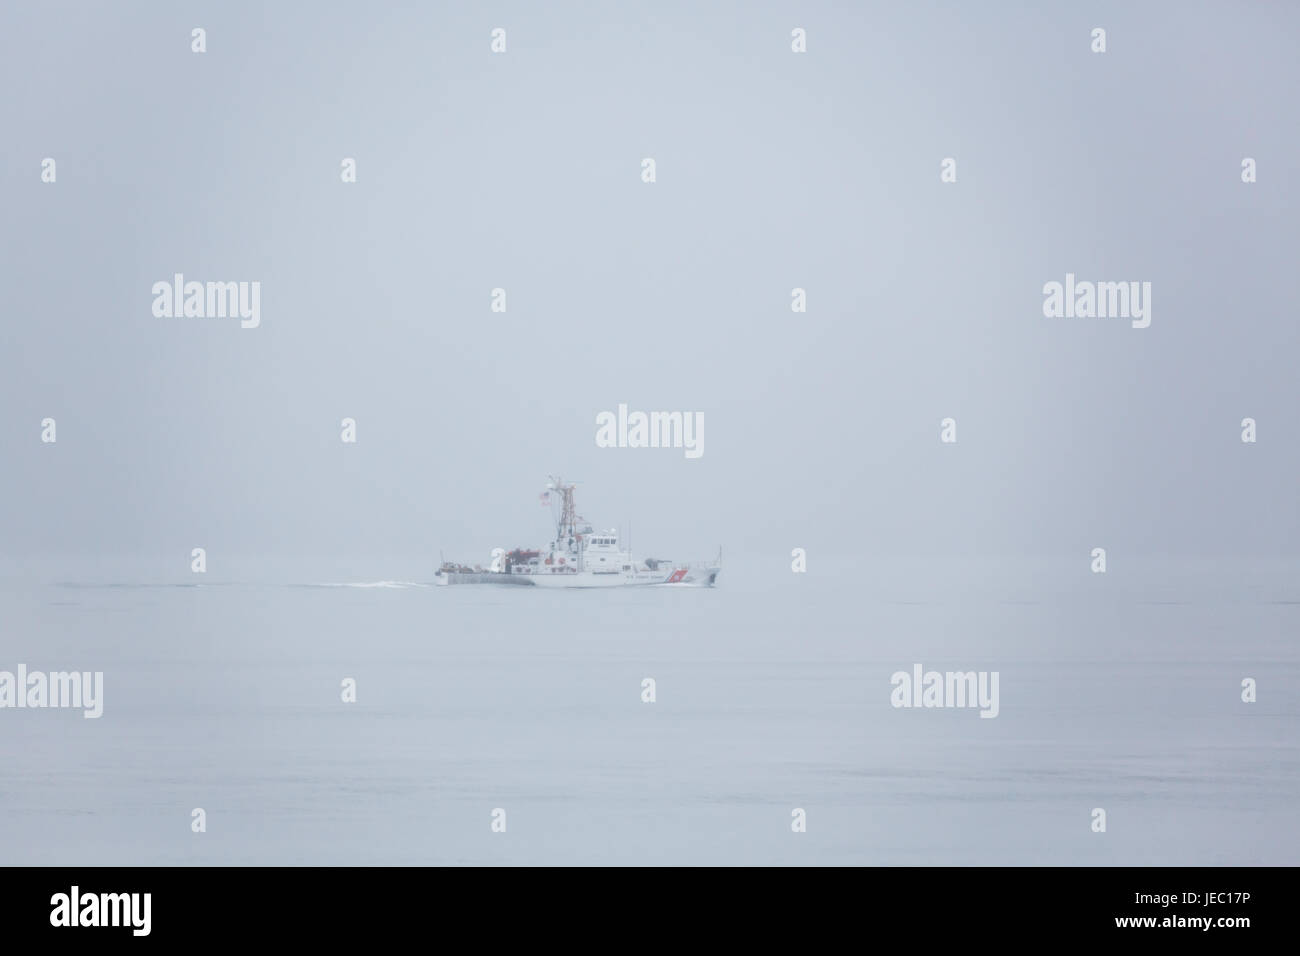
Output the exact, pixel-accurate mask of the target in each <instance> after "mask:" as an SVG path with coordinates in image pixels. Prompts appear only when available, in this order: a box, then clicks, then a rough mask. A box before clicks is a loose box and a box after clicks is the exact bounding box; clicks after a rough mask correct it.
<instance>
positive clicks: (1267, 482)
mask: <svg viewBox="0 0 1300 956" xmlns="http://www.w3.org/2000/svg"><path fill="white" fill-rule="evenodd" d="M378 6H380V7H387V10H383V9H374V5H365V4H334V3H322V4H307V3H279V4H273V5H269V6H268V7H267V8H265V9H264V8H262V7H261V6H260V5H254V4H246V3H233V4H225V3H223V4H210V5H209V4H191V5H183V6H182V5H175V4H164V3H132V4H114V5H91V4H45V3H42V4H7V5H5V7H4V9H3V11H2V12H0V82H3V85H4V88H5V89H6V90H7V91H9V92H8V94H7V95H6V96H5V97H4V98H3V99H0V128H3V130H4V133H5V137H4V139H5V148H4V149H3V150H0V190H2V193H3V200H2V202H3V220H2V221H3V228H2V229H0V243H3V245H2V246H0V253H2V254H3V263H2V264H0V270H3V280H4V281H3V287H4V290H5V293H6V300H7V308H6V317H5V322H4V337H3V348H0V446H2V447H3V449H4V452H3V459H2V464H3V467H0V551H2V552H5V553H8V554H14V555H24V554H31V553H39V552H46V553H87V554H95V553H102V554H112V553H121V552H139V553H151V554H170V553H172V552H177V553H180V554H182V555H188V552H189V549H190V547H192V546H198V545H202V546H205V547H207V548H208V549H209V552H210V553H211V552H213V551H214V550H215V551H225V552H228V553H240V554H257V553H267V552H276V553H288V554H292V553H299V552H302V553H307V552H319V553H327V554H335V555H354V554H355V555H370V554H383V553H386V552H392V553H401V554H416V553H421V552H428V553H429V554H430V555H431V558H430V560H431V561H432V560H434V559H435V557H436V554H437V552H438V551H439V550H444V551H446V552H447V553H448V556H452V555H455V556H457V557H461V558H463V559H474V560H479V559H482V558H483V557H485V556H486V551H487V549H488V548H490V547H492V546H497V545H502V546H507V547H513V546H516V545H524V544H537V543H541V542H543V541H544V540H545V532H546V527H547V523H546V514H545V513H544V512H543V511H542V510H541V509H540V508H539V507H538V505H537V493H538V492H539V491H540V490H541V487H542V484H543V482H544V480H545V476H546V474H547V473H549V472H554V471H559V472H562V473H563V474H565V475H566V476H567V477H573V478H577V479H580V480H581V481H582V482H583V484H582V487H581V491H580V498H579V501H580V505H581V510H582V511H583V512H584V513H585V514H586V515H587V516H588V517H589V518H590V519H592V520H593V521H595V522H596V523H597V524H599V525H601V526H608V525H614V524H626V523H627V522H631V523H632V526H633V532H634V536H635V538H636V543H638V544H640V545H643V546H644V548H645V549H646V550H648V551H650V552H651V553H654V552H660V553H670V554H673V555H676V556H688V555H696V554H710V553H712V551H713V550H714V549H715V548H716V547H717V546H718V545H719V544H721V545H724V546H726V547H727V548H728V549H729V551H730V553H732V554H748V555H753V556H755V557H762V558H763V559H764V560H766V557H765V556H766V555H768V554H771V555H772V556H773V560H788V554H789V550H790V548H792V547H795V546H802V547H806V548H808V549H810V551H811V552H814V553H815V551H814V549H816V550H817V551H821V552H824V553H844V552H848V551H852V550H854V549H861V548H866V549H870V550H872V551H873V552H875V553H877V554H888V553H891V552H892V553H917V554H927V553H933V554H958V553H975V552H981V551H987V552H992V553H1005V554H1021V553H1052V554H1072V553H1076V552H1078V553H1082V554H1086V552H1087V551H1088V550H1089V549H1090V548H1092V547H1094V546H1097V545H1101V546H1106V547H1108V548H1109V549H1111V551H1112V553H1113V552H1114V551H1116V550H1120V551H1125V550H1127V551H1135V552H1143V553H1154V554H1160V553H1169V554H1203V555H1219V554H1223V555H1230V554H1250V553H1259V554H1275V553H1282V554H1287V555H1294V554H1295V553H1296V550H1297V546H1296V541H1297V535H1298V533H1300V527H1298V525H1300V517H1298V514H1300V512H1298V509H1297V507H1296V477H1297V470H1298V469H1297V466H1298V465H1300V454H1297V442H1298V440H1300V414H1298V413H1300V402H1298V401H1297V398H1298V397H1300V372H1298V367H1300V363H1298V362H1297V358H1298V357H1300V337H1298V335H1297V331H1296V296H1295V291H1294V283H1293V281H1292V280H1291V276H1292V275H1294V273H1295V264H1296V261H1297V252H1298V251H1300V248H1298V247H1300V239H1298V238H1297V237H1298V236H1300V231H1298V230H1297V228H1296V213H1297V171H1296V165H1297V157H1300V133H1298V129H1300V128H1298V126H1297V123H1296V116H1297V115H1300V110H1298V109H1297V106H1298V104H1297V91H1298V90H1300V82H1298V81H1300V67H1298V66H1297V60H1296V58H1295V56H1294V49H1293V44H1294V38H1295V36H1296V28H1297V26H1300V10H1297V8H1296V7H1294V6H1291V5H1286V4H1265V3H1241V4H1226V3H1223V4H1183V3H1144V4H1127V3H1114V4H1104V3H1103V4H1089V5H1087V8H1086V9H1084V7H1083V5H1075V6H1076V7H1077V8H1078V9H1076V10H1067V9H1064V5H1055V4H1053V5H1048V8H1045V9H1042V10H1033V9H1026V8H1025V7H1024V5H1021V4H997V5H978V6H977V5H968V4H956V3H953V4H911V3H909V4H895V5H872V6H871V7H868V6H867V5H865V4H847V3H845V4H832V3H800V4H786V3H709V4H700V3H688V2H679V0H665V2H663V3H659V4H655V5H653V7H652V8H632V7H628V6H627V5H624V4H617V5H615V4H597V3H589V4H576V3H556V4H545V5H540V4H536V3H531V2H529V3H493V4H470V3H460V4H429V5H423V4H422V5H396V4H391V5H383V4H381V5H378ZM196 26H199V27H203V28H205V29H206V31H207V46H208V50H207V52H206V53H204V54H202V55H197V54H194V53H191V52H190V30H191V28H193V27H196ZM1098 26H1100V27H1104V28H1105V29H1106V30H1107V43H1108V51H1107V52H1106V53H1105V54H1094V53H1093V52H1091V50H1090V31H1091V30H1092V28H1093V27H1098ZM494 27H503V28H505V29H506V31H507V44H508V47H507V49H508V52H506V53H505V54H503V55H493V54H492V53H491V52H490V51H489V43H490V32H491V30H492V29H493V28H494ZM795 27H803V28H805V29H806V30H807V32H808V52H807V53H806V54H801V55H800V54H794V53H792V52H791V50H790V31H791V30H792V29H793V28H795ZM1247 156H1249V157H1253V158H1255V159H1256V160H1257V162H1258V176H1259V181H1258V182H1257V183H1255V184H1252V185H1246V184H1243V183H1242V182H1241V177H1240V164H1241V161H1242V158H1243V157H1247ZM45 157H53V158H54V159H55V160H56V161H57V176H58V178H57V182H56V183H54V184H46V183H42V182H41V180H40V174H41V161H42V159H43V158H45ZM344 157H355V158H356V160H357V163H358V180H359V181H358V182H357V183H356V184H350V185H345V184H343V183H341V182H340V177H339V170H340V161H341V160H342V159H343V158H344ZM643 157H653V158H654V159H655V160H656V162H657V176H658V181H657V182H655V183H654V184H653V185H649V184H646V183H643V182H642V181H641V179H640V164H641V160H642V158H643ZM945 157H954V158H955V159H956V160H957V164H958V181H957V182H956V183H955V184H943V183H941V182H940V179H939V172H940V162H941V160H943V159H944V158H945ZM176 272H182V273H184V274H185V276H186V277H187V278H189V279H197V280H200V281H208V280H212V281H217V280H220V281H254V280H256V281H260V282H261V284H262V320H261V326H260V327H259V328H257V329H250V330H244V329H241V328H239V325H238V322H237V321H230V320H207V319H184V318H172V319H161V318H156V317H154V315H153V314H152V312H151V304H152V295H151V292H150V288H151V286H152V284H153V283H154V282H156V281H159V280H168V279H170V277H171V276H172V275H173V274H174V273H176ZM1067 272H1074V273H1075V274H1076V275H1077V276H1078V277H1079V278H1080V279H1091V280H1137V281H1149V282H1151V283H1152V286H1153V302H1152V305H1153V312H1152V323H1151V326H1150V327H1149V328H1147V329H1141V330H1139V329H1133V328H1131V327H1130V326H1129V323H1128V322H1127V321H1124V320H1118V319H1048V318H1045V317H1044V316H1043V313H1042V301H1043V295H1042V291H1041V290H1042V286H1043V284H1044V283H1046V282H1050V281H1062V280H1063V279H1064V276H1065V274H1066V273H1067ZM796 286H798V287H803V288H805V289H807V291H808V311H807V313H806V314H794V313H792V312H791V310H790V292H791V289H792V288H794V287H796ZM494 287H504V288H505V289H506V290H507V294H508V312H506V313H505V314H493V313H492V312H490V311H489V297H490V293H491V290H492V289H493V288H494ZM620 402H622V403H626V404H628V405H629V406H630V407H631V408H633V409H640V410H646V411H650V410H682V411H699V412H703V414H704V417H705V421H706V430H705V446H704V447H705V453H704V455H703V457H702V458H700V459H698V460H688V459H686V458H685V456H684V455H683V454H682V452H681V451H680V450H651V449H599V448H597V447H596V446H595V442H594V435H595V416H596V414H597V413H598V412H600V411H603V410H613V409H616V408H617V406H618V404H619V403H620ZM949 416H951V417H953V418H955V419H956V420H957V423H958V442H957V443H956V444H955V445H943V444H941V443H940V441H939V423H940V420H941V419H943V418H945V417H949ZM1248 416H1249V417H1253V418H1255V419H1256V420H1257V422H1258V430H1259V440H1258V443H1257V444H1254V445H1248V444H1243V443H1242V442H1241V440H1240V422H1241V420H1242V418H1244V417H1248ZM45 417H53V418H55V419H56V420H57V422H58V441H57V443H56V444H55V445H44V444H42V443H41V442H40V422H41V420H42V419H43V418H45ZM344 417H352V418H355V419H356V420H357V423H358V441H357V443H356V444H355V445H346V444H343V443H342V442H341V441H340V440H339V432H340V427H339V423H340V420H341V419H342V418H344Z"/></svg>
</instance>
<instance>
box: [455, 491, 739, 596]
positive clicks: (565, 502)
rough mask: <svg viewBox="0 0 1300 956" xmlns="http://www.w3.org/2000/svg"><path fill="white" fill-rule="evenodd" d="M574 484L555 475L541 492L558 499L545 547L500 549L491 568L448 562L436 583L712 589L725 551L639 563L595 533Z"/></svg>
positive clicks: (611, 534)
mask: <svg viewBox="0 0 1300 956" xmlns="http://www.w3.org/2000/svg"><path fill="white" fill-rule="evenodd" d="M574 487H575V486H574V485H566V484H565V483H564V482H563V481H562V480H561V479H559V478H552V479H551V480H550V482H549V483H548V484H547V485H546V491H545V492H543V494H542V503H543V504H552V506H554V504H553V496H558V497H559V505H560V514H559V518H558V519H557V520H556V525H555V540H553V541H552V542H551V543H550V546H549V547H548V548H545V549H541V548H538V549H528V548H516V549H515V550H513V551H506V550H505V549H504V548H495V549H493V551H492V557H491V561H490V563H489V565H488V567H487V568H481V567H473V568H471V567H466V566H465V565H460V564H455V563H454V562H450V561H448V562H445V563H444V564H443V565H442V567H440V568H439V569H438V571H437V573H436V574H435V575H434V583H435V584H439V585H447V584H514V585H524V586H527V587H545V588H620V587H621V588H625V587H646V586H654V585H670V586H682V587H713V586H714V584H715V582H716V581H717V579H718V573H719V572H720V571H721V564H722V552H721V551H719V552H718V557H717V559H716V560H714V561H700V562H678V561H671V560H668V559H666V558H644V559H642V560H641V561H636V560H635V559H633V557H632V552H631V550H630V549H626V550H625V549H624V548H623V546H622V545H621V544H620V541H619V534H618V532H617V531H615V530H610V531H596V530H595V529H594V528H593V527H592V526H591V525H590V524H589V523H588V522H587V521H586V519H585V518H583V517H582V516H580V515H579V514H578V513H577V510H576V508H575V507H574V503H573V492H574Z"/></svg>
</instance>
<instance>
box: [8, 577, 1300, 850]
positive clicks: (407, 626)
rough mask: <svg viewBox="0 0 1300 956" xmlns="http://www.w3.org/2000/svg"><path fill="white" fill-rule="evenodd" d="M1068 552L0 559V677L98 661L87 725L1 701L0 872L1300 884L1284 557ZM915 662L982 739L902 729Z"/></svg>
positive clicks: (1299, 730)
mask: <svg viewBox="0 0 1300 956" xmlns="http://www.w3.org/2000/svg"><path fill="white" fill-rule="evenodd" d="M182 557H183V556H182ZM1089 561H1090V558H1089V557H1088V556H1087V555H1086V554H1085V555H1083V556H1082V557H1076V558H1073V559H1069V560H1067V559H1062V558H1051V559H1039V560H1027V559H1017V560H1014V561H1005V560H991V559H987V558H982V557H972V558H970V559H968V560H963V561H953V560H946V561H943V562H936V561H934V560H930V559H927V558H924V557H917V558H912V559H907V560H883V559H877V560H869V561H865V562H864V561H863V560H862V559H860V558H856V557H852V556H846V557H830V556H822V555H817V554H812V555H810V556H809V564H808V571H807V573H803V574H796V573H793V572H792V571H791V570H790V565H789V558H788V557H786V556H783V555H782V554H780V553H778V554H776V555H774V556H771V557H770V558H766V559H763V560H758V559H755V558H754V557H753V556H748V557H747V558H746V559H744V560H738V561H728V562H724V570H723V574H722V576H721V578H720V580H719V586H718V587H717V588H714V589H689V588H650V589H628V590H598V591H555V590H540V589H531V588H499V587H452V588H436V587H433V586H431V581H432V574H431V567H432V563H431V562H430V561H429V560H427V559H424V558H419V557H416V558H410V559H391V558H385V559H358V560H352V561H346V562H343V561H324V560H320V559H274V560H272V559H265V558H262V559H245V560H230V559H217V560H213V559H212V558H210V559H209V570H208V571H207V573H205V574H192V573H190V572H189V571H188V563H187V560H179V561H178V560H175V559H173V560H170V561H167V560H162V559H158V558H140V557H134V556H132V557H122V558H111V559H110V558H103V559H97V560H87V559H85V558H76V559H71V558H41V559H31V560H20V559H13V558H10V559H5V560H4V561H0V670H8V671H14V670H15V669H16V667H17V665H18V664H20V663H21V664H25V665H26V666H27V668H28V669H29V670H44V671H60V670H81V671H102V672H103V674H104V713H103V716H102V717H101V718H100V719H97V720H88V719H84V718H83V716H82V715H81V712H80V711H75V710H56V709H46V710H32V709H21V710H19V709H0V759H2V761H3V768H4V770H3V774H0V862H3V863H5V864H60V865H109V864H163V865H190V864H216V865H226V864H345V865H346V864H361V865H375V864H454V865H493V864H507V865H520V864H654V865H657V864H687V865H698V864H724V865H763V864H795V865H844V864H888V865H917V864H957V865H972V864H995V865H1000V864H1048V865H1074V864H1082V865H1102V864H1119V865H1129V864H1156V865H1220V864H1228V865H1232V864H1242V865H1253V864H1289V865H1295V864H1298V863H1300V818H1298V813H1297V809H1298V807H1300V799H1298V797H1300V689H1298V688H1300V645H1298V643H1297V635H1298V634H1300V567H1298V566H1297V564H1296V563H1295V562H1290V561H1272V562H1270V561H1261V560H1246V559H1234V558H1223V559H1215V560H1208V559H1207V560H1196V561H1192V560H1186V559H1178V560H1175V559H1158V558H1154V559H1149V560H1145V561H1141V562H1137V561H1133V562H1127V563H1126V562H1124V561H1119V560H1116V559H1115V558H1112V559H1111V563H1110V566H1109V567H1108V570H1107V572H1106V573H1105V574H1093V573H1091V571H1090V570H1089ZM916 664H920V665H922V666H923V667H924V669H925V670H939V671H946V670H958V671H971V670H974V671H990V672H991V671H997V672H998V674H999V702H998V703H999V712H998V716H997V717H996V718H993V719H987V718H981V717H980V716H979V712H978V710H977V709H970V708H934V709H925V708H919V709H914V708H897V707H894V706H893V705H892V703H891V692H892V690H893V687H892V685H891V675H893V674H894V673H895V672H897V671H906V672H909V673H910V672H911V670H912V668H913V666H914V665H916ZM349 678H350V679H352V680H354V681H355V682H356V701H355V702H354V703H345V702H344V701H343V700H342V684H343V681H344V680H345V679H349ZM647 678H650V679H653V681H654V682H655V683H654V690H655V700H654V702H653V703H647V702H644V701H643V699H642V696H643V681H644V680H645V679H647ZM1248 678H1249V679H1253V680H1254V681H1255V682H1256V693H1257V700H1255V702H1253V703H1247V702H1244V701H1243V700H1242V682H1243V680H1246V679H1248ZM195 808H202V809H203V810H204V812H205V816H206V831H205V832H201V833H196V832H193V831H192V829H191V821H192V811H193V810H194V809H195ZM1097 808H1100V809H1103V810H1104V811H1105V820H1106V829H1105V832H1095V831H1094V819H1095V814H1094V809H1097ZM497 809H500V810H504V811H505V814H504V819H505V832H494V830H493V828H492V823H493V819H494V817H493V812H494V810H497ZM796 809H802V810H803V811H804V814H805V816H806V832H794V831H793V830H792V820H793V819H794V817H793V816H792V814H793V811H795V810H796ZM499 818H500V815H498V819H499Z"/></svg>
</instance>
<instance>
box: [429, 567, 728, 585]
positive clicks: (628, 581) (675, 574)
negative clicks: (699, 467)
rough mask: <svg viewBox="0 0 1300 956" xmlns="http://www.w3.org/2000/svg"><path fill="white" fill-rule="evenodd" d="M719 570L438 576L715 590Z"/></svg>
mask: <svg viewBox="0 0 1300 956" xmlns="http://www.w3.org/2000/svg"><path fill="white" fill-rule="evenodd" d="M718 573H719V569H718V568H716V567H694V568H692V567H687V568H673V569H671V570H668V571H664V570H658V571H649V570H645V569H638V570H636V571H628V572H618V573H608V572H606V573H600V572H595V571H569V572H556V573H547V572H543V573H539V574H528V573H515V574H508V573H506V572H504V571H472V572H460V571H439V572H438V573H437V574H436V575H435V576H434V583H435V584H438V585H459V584H499V585H504V586H509V587H518V586H521V585H522V586H523V587H538V588H637V587H674V588H675V587H688V588H711V587H713V586H714V584H715V583H716V581H717V579H718Z"/></svg>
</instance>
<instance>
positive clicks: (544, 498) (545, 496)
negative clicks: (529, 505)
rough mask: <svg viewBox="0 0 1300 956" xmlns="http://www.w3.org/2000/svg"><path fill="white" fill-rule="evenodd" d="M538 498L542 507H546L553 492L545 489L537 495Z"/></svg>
mask: <svg viewBox="0 0 1300 956" xmlns="http://www.w3.org/2000/svg"><path fill="white" fill-rule="evenodd" d="M537 498H538V500H539V501H541V503H542V507H546V506H547V505H549V504H550V503H551V493H550V492H549V491H543V492H542V493H541V494H540V495H538V496H537Z"/></svg>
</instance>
